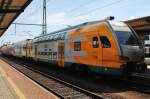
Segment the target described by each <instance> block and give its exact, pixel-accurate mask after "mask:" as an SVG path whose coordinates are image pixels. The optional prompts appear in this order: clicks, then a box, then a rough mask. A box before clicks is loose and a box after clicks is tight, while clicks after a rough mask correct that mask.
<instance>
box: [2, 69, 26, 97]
mask: <svg viewBox="0 0 150 99" xmlns="http://www.w3.org/2000/svg"><path fill="white" fill-rule="evenodd" d="M0 72H1V73H2V76H4V77H5V78H6V79H7V81H8V82H9V84H10V85H11V86H12V87H13V89H14V91H15V92H16V94H17V95H18V97H19V99H27V98H26V97H25V96H24V94H23V93H22V92H21V91H20V89H19V88H18V87H17V85H16V84H15V83H14V82H13V80H12V79H11V78H10V77H9V76H8V74H7V73H6V72H5V71H4V70H3V69H2V67H0Z"/></svg>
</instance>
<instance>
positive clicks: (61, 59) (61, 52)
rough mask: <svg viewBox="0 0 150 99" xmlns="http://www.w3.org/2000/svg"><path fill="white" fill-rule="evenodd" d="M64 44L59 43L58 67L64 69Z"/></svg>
mask: <svg viewBox="0 0 150 99" xmlns="http://www.w3.org/2000/svg"><path fill="white" fill-rule="evenodd" d="M64 46H65V44H64V42H60V43H58V65H59V66H61V67H64V61H65V60H64Z"/></svg>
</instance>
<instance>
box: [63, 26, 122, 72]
mask: <svg viewBox="0 0 150 99" xmlns="http://www.w3.org/2000/svg"><path fill="white" fill-rule="evenodd" d="M65 41H66V42H65V45H66V47H65V61H66V63H68V64H70V65H72V64H76V65H80V64H81V65H80V66H85V65H86V66H88V67H89V68H90V69H91V70H92V71H95V72H101V73H102V72H103V73H114V74H119V73H121V72H122V71H121V70H120V69H121V67H120V66H121V64H122V63H121V61H120V59H119V56H120V51H119V47H118V45H117V42H116V40H115V37H114V35H113V33H112V31H111V28H109V26H108V25H107V24H106V23H101V24H94V25H91V26H87V27H84V28H81V29H78V30H72V31H71V32H70V33H68V35H67V37H66V40H65Z"/></svg>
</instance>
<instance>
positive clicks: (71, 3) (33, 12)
mask: <svg viewBox="0 0 150 99" xmlns="http://www.w3.org/2000/svg"><path fill="white" fill-rule="evenodd" d="M42 5H43V0H33V1H32V3H31V4H30V5H29V6H28V7H27V8H26V9H25V11H24V12H23V13H22V14H21V15H20V16H19V17H18V18H17V19H16V20H15V21H14V23H15V22H16V23H29V24H30V23H32V24H42ZM149 9H150V0H47V32H48V33H50V32H53V31H56V30H60V29H63V28H66V27H68V26H70V25H71V26H73V25H77V24H80V23H83V22H88V21H95V20H102V19H104V18H105V17H107V16H114V17H115V20H120V21H125V20H130V19H134V18H140V17H144V16H150V11H149ZM41 33H42V27H41V26H22V25H17V27H16V33H15V26H14V25H11V26H10V27H9V28H8V30H7V31H6V32H5V33H4V35H3V36H2V37H0V45H2V44H4V43H8V42H10V43H14V42H17V41H21V40H25V39H32V38H34V37H36V36H38V35H41Z"/></svg>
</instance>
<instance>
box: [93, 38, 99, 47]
mask: <svg viewBox="0 0 150 99" xmlns="http://www.w3.org/2000/svg"><path fill="white" fill-rule="evenodd" d="M92 45H93V48H98V47H99V44H98V38H97V37H93V43H92Z"/></svg>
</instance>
